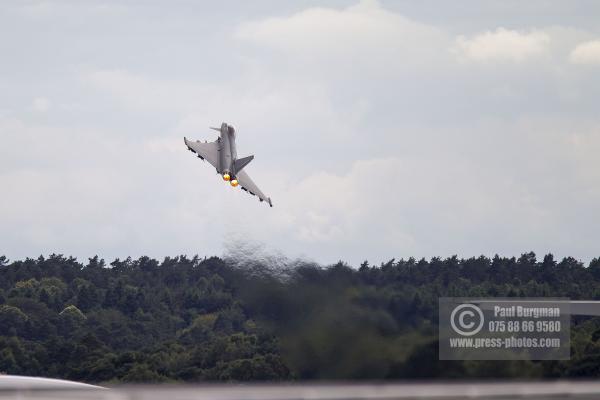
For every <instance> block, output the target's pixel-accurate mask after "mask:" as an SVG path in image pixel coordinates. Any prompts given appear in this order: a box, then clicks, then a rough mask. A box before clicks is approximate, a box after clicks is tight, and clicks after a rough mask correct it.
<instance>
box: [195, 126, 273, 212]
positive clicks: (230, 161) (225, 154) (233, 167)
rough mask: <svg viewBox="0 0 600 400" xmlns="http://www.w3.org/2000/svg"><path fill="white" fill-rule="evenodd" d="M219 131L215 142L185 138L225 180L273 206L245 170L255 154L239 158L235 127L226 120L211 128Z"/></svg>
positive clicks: (197, 153) (200, 156)
mask: <svg viewBox="0 0 600 400" xmlns="http://www.w3.org/2000/svg"><path fill="white" fill-rule="evenodd" d="M210 129H214V130H216V131H219V133H220V134H219V137H218V138H217V140H215V141H214V142H206V141H205V142H200V141H199V140H196V141H191V140H187V139H186V138H183V140H184V141H185V145H186V146H187V148H188V150H190V151H191V152H193V153H196V155H197V156H198V157H199V158H201V159H203V160H206V161H208V162H209V163H210V164H211V165H212V166H213V167H215V169H216V170H217V173H218V174H219V175H221V176H222V177H223V180H224V181H227V182H229V184H230V185H231V186H233V187H236V186H238V185H239V186H240V187H241V188H242V190H244V191H246V192H248V193H250V194H251V195H253V196H257V197H258V199H259V200H260V201H266V202H267V203H269V205H270V206H271V207H273V203H272V202H271V198H269V197H267V196H266V195H265V194H264V193H263V192H262V191H261V190H260V189H259V188H258V186H256V184H255V183H254V182H253V181H252V179H250V177H249V176H248V174H247V173H246V171H245V167H246V166H247V165H248V164H249V163H250V161H252V160H253V159H254V156H248V157H244V158H237V150H236V146H235V129H233V126H230V125H227V124H226V123H225V122H223V123H222V124H221V128H210Z"/></svg>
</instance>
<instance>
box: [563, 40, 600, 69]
mask: <svg viewBox="0 0 600 400" xmlns="http://www.w3.org/2000/svg"><path fill="white" fill-rule="evenodd" d="M569 61H571V62H572V63H574V64H589V65H600V40H590V41H588V42H584V43H580V44H578V45H577V46H576V47H575V48H574V49H573V51H572V52H571V54H570V55H569Z"/></svg>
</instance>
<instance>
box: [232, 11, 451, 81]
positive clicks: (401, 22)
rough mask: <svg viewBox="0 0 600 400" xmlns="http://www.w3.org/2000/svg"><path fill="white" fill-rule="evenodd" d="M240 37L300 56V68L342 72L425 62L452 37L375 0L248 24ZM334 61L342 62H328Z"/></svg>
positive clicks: (435, 55)
mask: <svg viewBox="0 0 600 400" xmlns="http://www.w3.org/2000/svg"><path fill="white" fill-rule="evenodd" d="M235 36H236V38H238V39H240V40H242V41H246V42H250V43H254V44H256V45H260V46H265V47H269V48H273V49H276V50H278V51H281V52H283V53H285V54H286V56H288V57H289V56H292V57H295V58H296V59H300V60H301V61H300V63H301V68H305V67H306V66H308V65H312V64H315V63H316V64H318V65H320V66H325V67H328V69H332V70H334V71H336V72H337V73H341V72H342V71H344V70H347V69H349V68H350V69H355V68H356V67H357V66H363V68H364V66H365V65H367V66H370V67H372V68H375V69H377V70H382V69H383V70H388V69H393V68H395V67H398V66H409V65H414V64H417V65H422V64H424V63H427V62H431V60H432V59H436V58H437V57H438V56H439V53H440V50H441V49H443V48H444V46H445V44H446V41H447V36H446V34H445V33H444V32H443V31H441V30H439V29H438V28H436V27H434V26H431V25H427V24H424V23H421V22H417V21H414V20H411V19H409V18H407V17H405V16H403V15H401V14H398V13H394V12H392V11H389V10H387V9H385V8H383V7H382V6H381V5H380V4H379V3H378V2H377V1H375V0H363V1H361V2H359V3H358V4H356V5H353V6H350V7H347V8H345V9H341V10H339V9H334V8H322V7H318V8H309V9H306V10H304V11H301V12H298V13H296V14H293V15H291V16H285V17H273V18H266V19H262V20H258V21H253V22H247V23H243V24H241V25H240V26H239V27H238V29H237V30H236V32H235ZM332 59H333V60H336V61H337V63H334V64H331V65H329V66H327V63H328V62H330V61H331V60H332ZM364 72H365V71H364V70H363V73H364Z"/></svg>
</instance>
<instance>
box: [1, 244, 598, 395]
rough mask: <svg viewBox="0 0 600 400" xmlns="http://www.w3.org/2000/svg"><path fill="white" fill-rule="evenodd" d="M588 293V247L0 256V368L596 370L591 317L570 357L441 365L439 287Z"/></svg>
mask: <svg viewBox="0 0 600 400" xmlns="http://www.w3.org/2000/svg"><path fill="white" fill-rule="evenodd" d="M447 296H452V297H454V296H455V297H461V296H472V297H488V296H498V297H568V298H571V299H587V300H592V299H600V259H594V260H592V261H591V262H590V263H589V264H588V265H584V264H583V263H581V262H579V261H578V260H576V259H574V258H571V257H566V258H564V259H562V260H555V259H554V257H553V256H552V255H551V254H548V255H546V256H544V257H543V258H542V259H541V260H538V259H537V257H536V255H535V254H534V253H526V254H523V255H521V256H520V257H518V258H515V257H511V258H508V257H499V256H495V257H493V258H488V257H484V256H481V257H477V258H468V259H462V258H458V257H449V258H446V259H441V258H432V259H430V260H425V259H421V260H416V259H414V258H408V259H400V260H395V259H393V260H390V261H388V262H387V263H383V264H381V265H370V264H369V263H367V262H364V263H363V264H361V265H360V266H359V267H358V268H352V267H350V266H348V265H347V264H345V263H343V262H339V263H337V264H334V265H330V266H325V267H324V266H320V265H316V264H314V263H310V262H302V261H298V262H296V263H295V265H294V266H293V268H288V269H285V270H275V269H274V268H273V266H272V265H268V262H261V261H260V260H259V261H247V260H246V261H245V262H243V263H241V262H239V261H238V262H231V261H230V260H226V259H221V258H218V257H212V258H199V257H197V256H196V257H192V258H190V257H186V256H178V257H167V258H165V259H164V260H162V261H158V260H155V259H152V258H149V257H140V258H138V259H131V258H127V259H125V260H120V259H116V260H114V261H112V262H111V263H110V264H107V263H106V262H105V261H104V260H102V259H100V258H99V257H93V258H90V259H89V260H88V262H87V263H81V262H80V261H78V260H77V259H76V258H73V257H65V256H63V255H56V254H54V255H51V256H48V257H42V256H40V257H38V258H37V259H33V258H27V259H25V260H16V261H10V260H8V259H7V258H6V257H5V256H0V372H3V373H8V374H21V375H34V376H46V377H56V378H64V379H72V380H77V381H85V382H91V383H118V382H199V381H256V380H262V381H265V380H267V381H288V380H307V379H328V380H331V379H345V380H347V379H411V380H412V379H420V378H428V379H429V378H444V379H453V378H488V377H489V378H491V377H505V378H510V377H516V378H517V377H518V378H521V379H523V378H541V377H546V378H554V377H588V378H589V377H597V376H600V341H599V339H600V319H599V318H591V317H577V318H574V319H573V321H572V336H571V359H570V360H563V361H439V360H438V354H437V351H438V342H437V329H438V327H437V313H438V298H439V297H447Z"/></svg>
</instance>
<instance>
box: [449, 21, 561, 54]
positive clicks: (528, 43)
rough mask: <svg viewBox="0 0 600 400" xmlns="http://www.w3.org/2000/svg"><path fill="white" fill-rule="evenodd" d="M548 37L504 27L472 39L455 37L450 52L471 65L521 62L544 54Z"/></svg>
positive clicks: (538, 33)
mask: <svg viewBox="0 0 600 400" xmlns="http://www.w3.org/2000/svg"><path fill="white" fill-rule="evenodd" d="M549 44H550V36H549V35H548V34H547V33H545V32H543V31H538V30H531V31H529V32H519V31H516V30H509V29H505V28H497V29H496V30H495V31H486V32H484V33H480V34H477V35H475V36H472V37H466V36H458V37H457V38H456V42H455V46H454V47H453V48H452V51H453V52H454V53H455V54H457V56H458V57H459V59H462V60H468V61H475V62H484V63H485V62H497V61H509V62H522V61H524V60H526V59H529V58H531V57H536V56H539V55H541V54H543V53H544V52H545V51H547V49H548V46H549Z"/></svg>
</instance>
